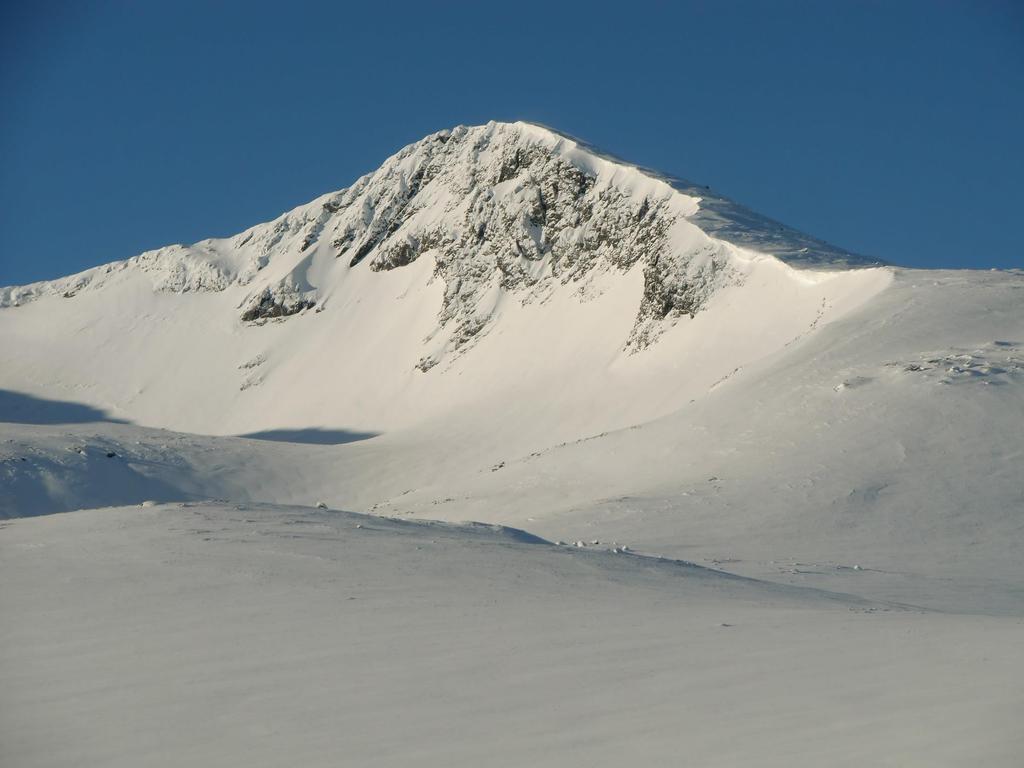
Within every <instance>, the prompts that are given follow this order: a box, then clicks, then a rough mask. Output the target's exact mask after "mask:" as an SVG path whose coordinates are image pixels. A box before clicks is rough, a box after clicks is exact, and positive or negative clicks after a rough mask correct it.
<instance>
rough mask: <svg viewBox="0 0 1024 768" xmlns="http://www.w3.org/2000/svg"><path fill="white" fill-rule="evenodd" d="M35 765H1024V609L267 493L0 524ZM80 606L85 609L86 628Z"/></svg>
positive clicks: (17, 720) (9, 723)
mask: <svg viewBox="0 0 1024 768" xmlns="http://www.w3.org/2000/svg"><path fill="white" fill-rule="evenodd" d="M0 579H2V580H3V584H4V585H5V586H4V589H3V590H2V591H0V610H2V613H3V615H4V617H5V619H6V620H5V621H4V622H3V624H2V627H0V671H2V674H3V677H4V686H3V694H2V695H3V700H4V705H5V706H4V708H3V712H2V714H0V757H2V758H3V762H4V764H5V765H12V766H65V765H82V764H88V765H100V764H102V765H106V766H111V767H113V766H136V765H140V764H145V765H151V766H173V765H182V764H186V763H187V764H194V765H222V766H233V765H239V766H242V765H244V766H279V765H282V764H285V763H287V764H298V765H304V766H321V765H324V766H327V765H331V766H334V765H339V764H341V765H360V766H398V765H410V764H416V765H424V766H451V765H467V766H468V765H481V764H486V765H493V766H520V765H538V766H565V765H581V766H582V765H588V766H604V765H608V766H612V765H621V764H623V763H625V762H628V763H631V764H641V765H650V764H665V763H669V764H680V763H682V764H693V765H702V766H734V765H738V764H739V765H750V764H757V765H763V766H792V765H821V764H827V765H832V766H862V765H900V766H904V765H929V766H957V765H963V764H964V763H965V762H968V761H978V762H980V763H982V764H985V765H1012V764H1013V761H1014V760H1015V759H1016V758H1017V757H1019V754H1020V751H1021V749H1024V741H1022V737H1021V732H1020V729H1019V728H1017V727H1016V726H1017V725H1019V712H1020V709H1019V704H1020V699H1019V686H1017V685H1015V682H1014V681H1015V680H1019V677H1018V675H1019V654H1018V653H1017V652H1016V651H1015V649H1018V650H1019V647H1020V645H1021V643H1022V642H1024V626H1022V625H1021V623H1020V622H1019V620H1014V619H1006V618H977V617H971V618H967V617H961V616H946V615H941V614H930V613H920V612H913V611H905V610H900V609H898V608H895V607H892V606H886V605H878V604H869V603H865V602H863V601H858V600H850V599H844V598H837V597H835V596H832V595H829V594H823V593H818V592H814V591H809V590H799V589H794V588H789V587H779V586H773V585H768V584H763V583H758V582H748V581H745V580H742V579H737V578H734V577H728V576H726V575H723V574H720V573H716V572H714V571H708V570H706V569H702V568H698V567H695V566H691V565H687V564H684V563H673V562H668V561H662V562H659V561H648V560H645V559H644V558H639V557H635V556H632V555H628V554H626V555H622V554H619V555H616V554H611V553H600V552H593V551H590V550H579V549H576V548H566V547H555V546H552V545H550V544H547V543H544V542H542V541H539V540H536V539H534V538H532V537H529V536H526V535H521V534H518V533H516V532H514V531H508V530H500V529H499V530H490V529H481V528H480V527H470V528H465V527H451V526H441V525H438V524H422V525H412V524H409V523H398V522H395V521H390V520H383V519H380V518H373V517H369V518H368V517H362V516H357V515H351V514H346V513H341V512H329V511H323V510H310V509H308V508H306V509H298V508H280V507H269V506H262V505H258V506H257V505H223V504H220V505H218V504H202V505H188V506H181V505H169V506H163V507H154V508H148V509H141V510H140V509H138V508H133V509H124V508H122V509H103V510H93V511H88V512H77V513H73V514H70V515H54V516H49V517H41V518H34V519H30V520H18V521H14V522H13V523H9V524H8V527H7V528H6V529H4V530H3V531H2V536H0ZM72 627H73V628H74V631H68V630H69V628H72Z"/></svg>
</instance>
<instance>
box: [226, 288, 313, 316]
mask: <svg viewBox="0 0 1024 768" xmlns="http://www.w3.org/2000/svg"><path fill="white" fill-rule="evenodd" d="M315 304H316V302H315V301H313V300H312V299H306V298H303V297H301V296H296V295H289V294H281V293H274V292H273V291H272V290H271V289H270V288H266V289H264V291H263V292H262V293H261V294H259V296H257V297H256V300H255V301H254V302H252V303H251V304H250V305H249V307H248V308H247V309H246V310H245V311H244V312H243V313H242V320H243V322H252V321H255V320H268V319H272V318H275V317H288V316H289V315H295V314H298V313H299V312H301V311H302V310H304V309H309V308H310V307H313V306H314V305H315Z"/></svg>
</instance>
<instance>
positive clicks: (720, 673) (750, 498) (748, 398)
mask: <svg viewBox="0 0 1024 768" xmlns="http://www.w3.org/2000/svg"><path fill="white" fill-rule="evenodd" d="M1022 297H1024V274H1021V273H1019V272H992V273H987V272H986V273H976V272H929V271H912V270H901V269H896V268H892V267H886V266H882V265H878V264H875V263H873V262H870V261H869V260H866V259H863V258H860V257H857V256H854V255H851V254H848V253H845V252H843V251H841V250H840V249H837V248H835V247H834V246H831V245H828V244H826V243H822V242H820V241H818V240H815V239H813V238H810V237H808V236H806V235H802V234H800V233H797V232H794V231H793V230H790V229H788V228H786V227H784V226H783V225H780V224H778V223H776V222H772V221H770V220H768V219H765V218H763V217H761V216H759V215H757V214H755V213H753V212H750V211H747V210H746V209H744V208H742V207H741V206H738V205H736V204H735V203H732V202H731V201H728V200H725V199H723V198H720V197H718V196H716V195H714V194H712V193H711V192H710V191H709V190H707V189H706V188H701V187H698V186H696V185H693V184H690V183H688V182H684V181H680V180H677V179H671V178H668V177H664V176H661V175H659V174H657V173H654V172H651V171H647V170H643V169H639V168H637V167H635V166H632V165H629V164H626V163H623V162H622V161H619V160H616V159H614V158H610V157H608V156H606V155H603V154H601V153H599V152H597V151H596V150H594V149H592V148H590V147H587V146H586V145H583V144H581V143H580V142H577V141H575V140H573V139H571V138H569V137H566V136H563V135H561V134H558V133H557V132H555V131H552V130H549V129H546V128H542V127H539V126H535V125H530V124H525V123H515V124H501V123H492V124H488V125H486V126H479V127H473V128H464V127H460V128H456V129H453V130H451V131H442V132H440V133H437V134H434V135H432V136H428V137H427V138H425V139H424V140H422V141H420V142H417V143H416V144H413V145H411V146H409V147H406V148H405V149H403V150H401V151H400V152H399V153H398V154H396V155H395V156H394V157H392V158H390V159H388V160H387V161H386V162H385V163H384V164H383V165H382V166H381V167H380V168H379V169H378V170H377V171H375V172H373V173H371V174H369V175H367V176H365V177H363V178H361V179H359V180H358V181H356V183H355V184H353V185H352V186H351V187H349V188H348V189H346V190H343V191H340V192H336V193H332V194H329V195H325V196H323V197H321V198H318V199H317V200H315V201H313V202H312V203H309V204H307V205H303V206H300V207H299V208H296V209H295V210H293V211H291V212H289V213H286V214H284V215H283V216H281V217H279V218H278V219H276V220H274V221H272V222H268V223H265V224H260V225H257V226H255V227H252V228H250V229H248V230H246V231H245V232H242V233H240V234H238V235H236V236H234V237H229V238H224V239H213V240H206V241H203V242H200V243H196V244H194V245H191V246H181V245H175V246H169V247H167V248H162V249H159V250H157V251H153V252H149V253H145V254H142V255H140V256H136V257H134V258H132V259H128V260H127V261H122V262H115V263H112V264H109V265H106V266H102V267H98V268H96V269H92V270H88V271H86V272H83V273H81V274H79V275H74V276H71V277H68V278H64V279H62V280H56V281H52V282H47V283H37V284H34V285H30V286H23V287H12V288H2V289H0V517H4V518H19V517H27V516H43V515H49V516H48V517H40V518H39V519H36V520H11V521H10V522H8V523H5V524H4V526H5V529H4V530H2V531H0V545H2V546H4V547H5V549H4V552H3V557H0V565H2V566H3V568H4V569H5V570H4V572H3V582H4V583H5V584H7V585H14V586H8V587H7V588H5V589H4V590H3V591H2V592H0V597H2V598H3V601H4V608H3V615H4V616H5V618H8V617H10V618H9V620H8V621H5V622H0V626H2V627H3V630H0V632H3V634H0V674H2V675H3V676H4V680H3V683H4V684H3V685H2V686H0V691H3V693H0V699H2V700H0V757H5V758H7V760H6V762H11V764H15V765H71V764H76V763H80V762H81V761H82V760H83V759H84V760H86V762H91V763H97V764H99V763H102V764H110V765H113V764H123V765H136V764H139V763H149V764H168V765H170V764H180V763H183V762H193V763H217V764H246V765H255V764H267V765H270V764H279V763H280V762H281V761H282V760H284V759H285V757H286V756H287V757H289V758H293V759H291V761H292V762H294V761H295V759H298V760H299V761H300V762H302V763H303V764H308V765H316V764H336V763H337V756H338V754H339V751H338V750H341V749H344V748H346V747H348V748H350V749H351V750H352V751H353V759H355V760H356V762H359V763H360V764H370V763H373V762H374V760H376V764H408V763H409V762H410V761H412V762H418V763H421V764H437V765H442V764H443V765H452V764H465V765H471V764H472V765H475V764H479V763H480V762H494V763H495V764H508V765H522V764H536V765H539V764H552V765H572V764H580V765H583V764H586V765H595V764H620V763H621V762H622V760H623V759H625V758H629V759H634V758H636V759H639V760H640V761H641V762H643V761H644V760H647V761H648V762H652V763H655V762H666V761H670V762H671V761H672V760H675V761H678V757H679V755H681V754H687V755H690V756H692V757H693V759H694V760H695V761H696V762H698V763H700V764H704V765H714V764H717V765H735V764H741V763H747V764H749V763H754V762H756V763H759V764H780V765H781V764H785V765H790V764H793V762H794V759H793V758H794V755H802V756H804V757H806V758H807V760H808V762H814V763H815V764H821V763H823V762H824V763H828V764H832V765H864V764H885V763H889V764H894V765H905V764H915V763H916V764H928V765H943V764H945V765H959V764H962V763H963V762H964V761H965V760H966V759H968V758H970V759H972V760H974V761H976V762H983V763H985V764H986V765H1007V766H1009V765H1014V762H1013V761H1014V758H1015V756H1017V755H1019V753H1020V750H1021V749H1022V748H1024V744H1022V743H1021V740H1020V735H1019V733H1018V732H1017V730H1016V729H1015V727H1014V724H1015V723H1017V722H1019V721H1020V720H1021V719H1022V718H1024V707H1022V702H1021V697H1020V695H1019V691H1020V690H1021V679H1022V675H1021V670H1020V666H1019V663H1017V664H1015V663H1014V658H1015V657H1014V655H1013V649H1014V648H1016V647H1019V643H1020V623H1019V622H1020V617H1021V616H1022V615H1024V599H1022V594H1024V593H1022V592H1021V590H1020V584H1021V583H1022V580H1024V570H1022V563H1024V558H1021V556H1020V555H1021V543H1022V541H1024V497H1022V495H1021V490H1020V483H1019V475H1020V472H1019V468H1018V467H1019V464H1020V460H1021V457H1022V456H1024V429H1022V428H1021V424H1024V301H1022ZM210 499H221V500H229V501H219V502H211V501H209V500H210ZM140 504H144V505H145V506H146V509H139V507H138V505H140ZM124 505H136V506H135V507H134V508H133V509H121V510H117V511H113V510H100V511H95V512H90V513H84V512H80V511H79V512H76V513H75V514H74V515H51V514H50V513H54V512H65V511H74V510H82V509H84V508H96V507H115V506H124ZM282 505H299V506H301V507H303V508H304V509H295V508H293V507H288V506H282ZM314 506H317V507H327V508H331V509H329V510H326V511H325V510H323V509H321V510H319V511H313V510H312V508H313V507H314ZM333 509H347V510H352V511H354V512H362V513H375V514H377V515H388V516H392V517H394V518H402V519H405V520H423V519H434V520H446V521H450V522H458V521H463V520H467V519H468V520H479V521H484V522H485V523H487V524H488V525H496V526H504V525H511V526H514V527H515V528H516V529H523V530H525V531H529V532H530V534H537V535H539V536H543V537H545V539H548V540H550V542H551V543H548V542H545V541H540V540H537V539H535V538H534V537H533V536H531V535H529V534H526V533H523V532H522V531H509V530H508V529H504V528H490V527H480V526H471V527H468V528H465V527H460V526H457V525H449V526H445V525H440V524H437V523H424V524H422V525H410V524H408V523H397V522H394V521H379V522H376V523H375V522H373V520H375V519H377V520H379V518H363V517H359V516H356V515H349V514H342V513H339V512H334V511H331V510H333ZM557 541H561V542H564V544H563V545H561V546H559V545H557V544H555V543H554V542H557ZM211 553H213V554H211ZM637 553H639V554H637ZM661 556H666V557H668V558H672V559H673V562H666V561H661V560H658V559H656V558H658V557H661ZM676 559H679V560H687V561H695V562H698V563H700V564H703V565H704V566H708V567H709V568H711V569H712V570H708V568H697V567H695V566H691V565H686V564H680V563H678V562H675V560H676ZM55 563H56V565H54V564H55ZM724 571H728V572H730V573H724ZM126 574H127V575H128V578H127V579H126V578H125V575H126ZM740 576H742V577H743V578H739V577H740ZM67 579H71V580H72V582H73V584H74V585H79V586H75V587H74V588H73V589H71V588H69V587H67V585H66V583H65V581H66V580H67ZM93 584H102V585H103V586H102V588H100V589H94V588H92V587H91V586H90V585H93ZM82 585H84V586H82ZM366 585H374V586H373V588H372V589H370V590H369V591H367V590H366V589H364V587H365V586H366ZM69 589H70V591H68V590H69ZM364 599H365V603H364V602H360V601H363V600H364ZM122 600H123V601H124V603H123V604H124V605H125V606H129V608H128V609H123V608H121V607H120V606H121V605H122V603H121V602H120V601H122ZM350 600H351V601H352V602H351V603H350V602H349V601H350ZM308 605H313V606H315V607H316V609H315V610H313V611H312V612H310V611H309V610H307V608H306V607H307V606H308ZM364 605H365V606H366V607H365V608H364V607H363V606H364ZM339 606H342V608H339ZM438 606H440V612H439V613H438V612H437V611H436V610H435V609H437V608H438ZM466 606H469V607H468V608H467V607H466ZM125 610H127V611H128V612H127V613H125ZM932 610H937V612H935V613H931V612H930V611H932ZM339 611H340V612H339ZM954 614H960V615H954ZM222 616H229V617H230V620H229V621H228V622H227V623H225V624H218V620H219V618H220V617H222ZM277 616H281V617H284V618H285V621H283V622H279V621H276V619H274V618H268V617H277ZM595 616H600V617H602V618H601V620H600V621H597V620H595V618H594V617H595ZM883 616H884V618H883ZM492 625H493V626H495V627H499V628H501V629H500V631H497V632H490V631H487V632H483V634H481V632H480V628H481V627H485V626H487V627H489V626H492ZM82 627H85V629H84V630H82V629H81V628H82ZM275 627H276V629H275ZM280 627H288V628H294V635H295V636H294V637H292V638H288V639H287V642H286V638H285V637H284V635H282V634H281V632H282V631H284V630H280ZM153 628H155V629H153ZM634 628H639V629H637V630H634ZM640 629H642V630H643V631H640ZM289 631H291V630H289ZM140 633H141V634H140ZM147 633H148V634H147ZM46 638H56V639H54V640H52V642H51V641H49V640H46ZM237 638H246V642H245V643H244V644H242V645H244V646H245V647H244V649H243V650H242V651H241V655H240V656H238V655H236V654H238V653H239V650H238V649H239V647H240V643H239V642H237ZM473 638H477V640H473ZM683 638H685V639H686V640H685V641H684V640H683ZM907 638H910V639H907ZM185 646H188V647H191V648H193V649H195V652H191V651H190V652H189V653H187V654H185V655H184V656H181V655H179V654H178V652H177V650H176V649H177V648H179V647H185ZM682 646H685V647H686V650H687V653H686V654H683V649H682ZM982 646H984V648H982ZM471 647H472V648H475V649H476V650H471ZM138 648H145V649H148V650H146V651H145V653H143V654H142V655H138V654H137V653H136V649H138ZM97 649H107V650H103V651H98V650H97ZM453 649H454V650H453ZM524 649H525V650H524ZM951 649H952V650H951ZM495 654H497V655H495ZM681 654H683V655H681ZM948 654H952V656H950V655H948ZM882 657H884V658H885V659H886V660H887V661H886V662H885V664H884V665H883V666H882V667H879V666H878V663H879V659H880V658H882ZM125 658H128V659H129V662H130V663H128V664H126V665H124V666H123V667H122V662H123V660H124V659H125ZM951 658H953V659H954V663H950V659H951ZM166 659H171V660H172V661H165V660H166ZM176 659H184V665H185V668H186V669H187V670H191V671H190V672H189V673H188V674H189V675H191V677H189V676H186V678H185V683H183V684H182V686H178V684H177V682H175V681H177V680H179V679H180V669H179V668H178V667H177V666H176V665H175V663H173V660H176ZM420 659H422V662H421V661H420ZM367 660H370V661H371V662H372V663H371V665H370V667H369V670H370V671H367V668H366V662H367ZM399 661H400V662H401V663H398V662H399ZM496 664H497V667H495V665H496ZM321 667H322V668H321ZM494 669H497V671H496V672H495V674H494V675H493V682H494V685H495V686H496V690H499V691H501V692H502V693H501V695H499V696H492V695H486V694H484V693H482V692H480V691H476V688H475V687H474V686H476V685H477V683H478V682H479V680H480V670H494ZM374 670H376V672H373V671H374ZM438 670H443V672H439V671H438ZM324 671H326V672H327V677H326V678H325V677H324V676H323V675H322V674H321V673H322V672H324ZM371 672H373V674H371ZM409 680H412V681H414V684H413V687H414V688H415V691H416V695H415V696H414V697H413V698H412V699H410V697H409V696H408V691H407V690H406V683H407V681H409ZM112 681H120V682H119V683H115V682H112ZM189 681H201V683H199V684H196V685H193V684H192V682H189ZM819 682H820V685H819ZM123 691H127V692H129V693H123ZM224 691H229V692H230V695H228V697H227V700H230V701H237V702H239V706H238V708H237V709H232V708H231V707H227V708H225V707H222V706H217V705H216V704H211V702H221V701H224V700H225V699H223V696H224V695H225V694H224ZM474 691H475V692H474ZM507 691H511V695H505V692H507ZM948 691H955V692H954V693H952V694H949V693H948ZM314 692H315V695H313V694H314ZM466 692H474V693H466ZM788 692H795V693H793V694H792V695H789V693H788ZM944 692H947V695H945V696H944ZM307 694H308V695H311V698H310V699H309V700H308V701H305V700H304V702H303V703H302V704H301V705H296V704H295V701H296V700H297V699H303V697H304V696H306V695H307ZM435 696H436V698H437V700H438V701H439V702H440V705H439V706H437V707H424V706H420V705H419V703H418V702H421V701H427V700H430V701H433V700H434V697H435ZM413 699H415V701H413ZM280 701H285V702H286V704H285V705H284V706H281V705H279V704H278V703H275V702H280ZM410 701H412V703H410ZM549 701H550V702H552V706H551V707H541V708H539V709H538V708H537V706H536V702H549ZM52 702H58V703H59V706H57V707H56V708H54V707H53V706H51V703H52ZM268 702H269V703H268ZM703 702H713V704H712V705H709V707H704V706H702V703H703ZM9 703H11V704H13V706H4V705H7V704H9ZM140 704H141V705H142V706H140ZM698 704H700V705H698ZM93 705H95V706H96V707H98V714H97V715H96V716H94V717H93V718H91V719H90V718H83V717H82V716H81V714H80V713H81V712H82V711H84V709H87V708H89V707H92V706H93ZM336 706H340V709H336V708H335V707H336ZM228 710H230V711H231V712H234V713H235V714H233V715H231V716H224V714H223V713H224V712H225V711H228ZM328 711H329V712H331V713H334V714H332V715H331V716H326V715H324V714H323V713H325V712H328ZM44 712H45V713H52V714H53V716H54V718H55V722H54V723H52V724H51V723H49V722H42V720H41V718H42V717H43V713H44ZM128 712H130V713H132V716H133V719H132V720H131V722H132V729H133V734H135V735H131V736H128V735H125V734H123V733H121V734H118V731H117V729H118V723H120V722H122V720H123V718H124V715H125V713H128ZM338 712H341V713H342V715H339V716H335V715H337V713H338ZM637 712H642V713H643V714H642V716H638V715H637V714H636V713H637ZM734 712H740V713H742V716H741V717H739V718H736V717H734V716H733V715H732V713H734ZM675 713H684V715H685V716H680V717H676V714H675ZM219 718H220V719H219ZM396 720H399V721H401V722H402V731H401V733H400V734H396V733H395V732H394V730H393V728H392V725H391V724H392V723H393V722H395V721H396ZM215 722H222V723H223V725H224V729H223V731H221V730H220V729H219V728H218V727H214V726H211V725H210V723H215ZM454 722H458V723H465V725H466V727H465V728H463V729H460V736H459V739H458V742H459V743H458V746H457V747H453V746H452V744H453V743H454V742H451V740H447V741H446V740H445V739H440V738H439V737H438V736H437V733H438V728H440V727H441V726H442V724H446V726H447V727H452V725H451V724H452V723H454ZM496 722H501V723H506V722H508V723H512V724H517V726H518V727H519V728H520V729H521V730H515V731H514V733H515V737H514V738H504V739H501V738H499V741H500V743H501V744H502V754H501V759H500V760H496V761H495V760H491V759H490V758H492V757H494V755H493V754H492V753H491V752H490V751H489V750H491V749H492V746H493V744H494V743H495V741H494V739H495V738H498V737H496V736H495V729H494V724H495V723H496ZM275 724H276V725H275ZM278 725H280V726H281V727H282V728H283V731H281V730H279V729H278ZM178 727H180V728H182V729H184V731H186V732H188V733H189V734H192V735H195V736H196V739H195V740H194V741H189V740H188V739H183V738H182V737H181V733H179V731H178V730H177V728H178ZM264 727H266V728H268V729H269V730H268V731H267V732H268V733H272V734H275V736H274V738H269V737H268V738H265V739H261V738H257V740H256V741H255V742H250V741H248V737H249V736H251V735H252V733H253V729H254V728H255V729H259V728H264ZM54 732H57V733H59V734H61V739H60V740H59V745H58V747H57V748H56V749H55V750H51V749H49V746H48V745H49V743H50V742H51V741H52V740H53V736H52V734H53V733H54ZM502 732H503V733H504V730H503V731H502ZM385 742H387V744H388V747H387V749H386V750H385V751H384V752H382V751H381V745H382V744H384V743H385ZM5 749H6V751H4V750H5ZM380 755H384V757H380ZM83 756H84V757H83ZM768 756H770V757H768ZM485 758H486V759H485ZM812 758H813V759H812ZM796 762H797V763H800V762H801V761H800V760H796Z"/></svg>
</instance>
